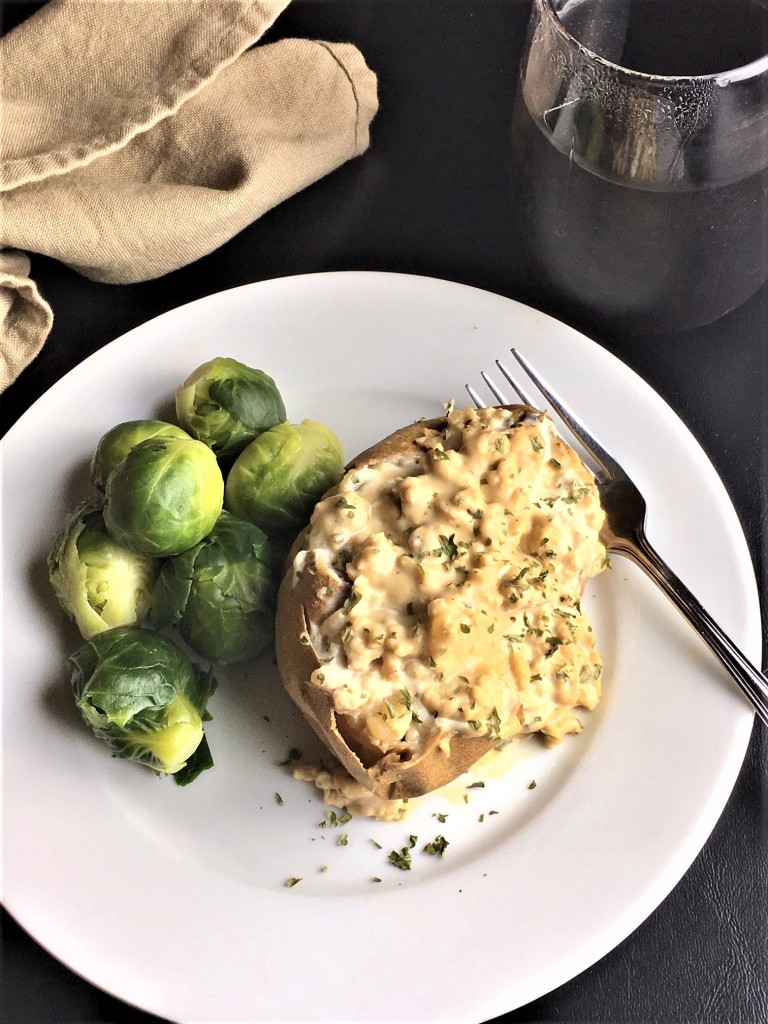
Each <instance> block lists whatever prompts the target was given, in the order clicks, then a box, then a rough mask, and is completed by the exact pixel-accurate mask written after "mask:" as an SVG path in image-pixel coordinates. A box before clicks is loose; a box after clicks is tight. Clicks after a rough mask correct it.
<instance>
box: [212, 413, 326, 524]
mask: <svg viewBox="0 0 768 1024" xmlns="http://www.w3.org/2000/svg"><path fill="white" fill-rule="evenodd" d="M343 472H344V453H343V450H342V447H341V442H340V441H339V439H338V437H336V435H335V434H334V433H333V431H332V430H331V429H330V428H329V427H327V426H325V424H324V423H318V422H317V421H316V420H302V422H301V423H298V424H292V423H278V424H277V426H275V427H272V428H271V429H270V430H267V431H265V432H264V433H263V434H260V435H259V436H258V437H257V438H256V440H255V441H251V443H250V444H249V445H248V447H247V448H246V449H245V450H244V451H242V452H241V453H240V455H238V457H237V459H235V462H234V464H233V466H232V468H231V469H230V471H229V475H228V476H227V484H226V489H225V492H224V500H225V507H226V508H227V509H228V510H229V511H230V512H232V513H233V514H234V515H236V516H239V517H240V518H241V519H247V520H249V522H252V523H255V524H256V525H257V526H260V527H261V528H262V529H263V530H265V531H266V532H267V533H269V534H271V533H278V534H279V533H288V532H294V533H295V532H296V531H297V530H298V529H299V528H300V527H301V526H303V525H304V523H306V521H307V520H308V519H309V516H310V514H311V512H312V509H313V508H314V506H315V504H316V503H317V501H318V500H319V499H320V498H321V497H322V496H323V494H324V493H325V492H326V491H327V490H328V488H329V487H333V485H334V484H336V483H338V481H339V480H340V479H341V477H342V474H343Z"/></svg>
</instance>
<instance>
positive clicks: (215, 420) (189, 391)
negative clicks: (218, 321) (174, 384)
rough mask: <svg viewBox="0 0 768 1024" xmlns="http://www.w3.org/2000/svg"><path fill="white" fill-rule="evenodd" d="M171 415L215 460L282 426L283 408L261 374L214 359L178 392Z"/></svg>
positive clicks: (269, 381)
mask: <svg viewBox="0 0 768 1024" xmlns="http://www.w3.org/2000/svg"><path fill="white" fill-rule="evenodd" d="M176 415H177V416H178V419H179V423H181V425H182V426H183V427H185V428H186V430H188V431H189V433H190V434H191V435H192V437H195V438H197V439H198V441H204V442H205V444H207V445H208V446H209V447H210V448H212V449H213V451H214V452H215V453H216V455H218V456H219V458H229V457H232V456H235V455H237V454H238V453H239V452H241V451H242V450H243V448H245V446H246V445H247V444H249V443H250V442H251V441H252V440H253V439H254V438H255V437H257V436H258V435H259V434H261V433H262V432H263V431H265V430H268V429H269V428H270V427H273V426H274V425H275V424H276V423H282V422H283V421H284V420H285V406H284V405H283V400H282V398H281V397H280V392H279V391H278V390H277V386H276V385H275V382H274V381H273V380H272V378H271V377H268V376H267V374H266V373H263V372H262V371H261V370H253V369H251V367H250V366H245V365H244V364H243V363H239V362H238V361H237V360H236V359H226V358H223V357H219V358H218V359H212V360H211V361H210V362H209V363H204V364H203V365H202V366H200V367H198V368H197V369H196V370H195V372H194V373H192V374H190V376H189V377H187V379H186V380H185V381H184V383H183V384H182V385H181V386H180V387H179V388H178V389H177V391H176Z"/></svg>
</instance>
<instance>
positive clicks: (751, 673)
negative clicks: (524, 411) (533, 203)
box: [466, 348, 768, 725]
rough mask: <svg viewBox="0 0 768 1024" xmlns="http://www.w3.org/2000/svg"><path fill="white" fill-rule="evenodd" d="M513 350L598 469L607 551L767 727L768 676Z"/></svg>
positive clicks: (631, 492)
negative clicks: (689, 629) (652, 591)
mask: <svg viewBox="0 0 768 1024" xmlns="http://www.w3.org/2000/svg"><path fill="white" fill-rule="evenodd" d="M511 351H512V355H513V356H514V357H515V359H516V360H517V361H518V363H519V364H520V366H521V367H522V368H523V370H525V372H526V374H527V375H528V377H530V379H531V380H532V381H533V383H534V384H535V385H536V387H537V388H538V389H539V391H540V392H541V394H542V395H544V397H545V398H546V399H547V401H548V402H549V405H550V406H551V407H552V408H553V409H554V410H555V412H557V414H558V415H559V416H560V418H561V419H562V421H563V422H564V423H565V424H566V425H567V426H568V428H569V429H570V431H571V432H572V434H573V435H574V437H577V438H578V439H579V441H580V442H581V444H582V445H583V446H584V449H585V450H586V451H587V452H588V453H589V454H590V455H591V456H592V458H593V459H594V461H595V463H596V464H597V466H598V467H599V468H598V471H597V473H596V474H595V481H596V483H597V486H598V489H599V491H600V498H601V503H602V506H603V509H604V510H605V525H604V526H603V529H602V531H601V535H600V537H601V540H602V541H603V543H604V544H605V546H606V548H607V549H608V551H610V552H612V553H615V554H618V555H624V556H625V557H627V558H629V559H631V560H632V561H633V562H634V563H635V564H636V565H638V566H639V567H640V568H641V569H642V570H643V571H644V572H645V573H647V575H648V576H649V577H650V578H651V579H652V580H653V582H654V583H655V584H656V585H657V586H659V587H660V588H661V589H662V590H663V591H664V593H665V594H666V595H667V597H668V598H669V599H670V600H671V601H672V603H673V604H674V606H675V607H676V608H677V610H678V611H679V612H681V613H682V615H683V616H684V618H685V619H687V621H688V622H689V624H690V625H691V626H693V628H694V629H695V630H696V632H697V633H698V634H699V636H700V637H701V638H702V640H704V642H705V643H706V644H707V645H708V646H709V648H710V649H711V650H712V652H713V653H714V654H715V655H716V656H717V657H718V658H719V659H720V661H721V662H722V664H723V665H724V666H725V668H726V669H727V670H728V672H729V673H730V674H731V676H732V677H733V678H734V680H735V681H736V683H737V684H738V686H739V687H740V689H741V690H742V692H743V693H744V694H746V696H747V697H748V698H749V700H750V701H751V702H752V704H753V705H754V708H755V711H756V712H757V715H758V716H759V718H760V719H761V721H762V722H763V723H764V724H765V725H768V676H766V675H764V674H763V673H762V672H760V671H759V670H758V669H757V668H755V666H754V665H753V664H752V663H751V662H750V661H749V660H748V658H747V657H746V656H745V655H744V654H743V653H742V652H741V651H740V650H739V648H738V647H737V646H736V644H735V643H734V642H733V640H731V638H730V637H729V636H728V635H727V634H726V633H725V632H724V631H723V629H722V628H721V627H720V626H719V625H718V624H717V622H715V620H714V619H713V618H712V616H711V615H710V614H709V613H708V612H707V610H706V609H705V608H704V607H703V606H702V605H701V603H700V602H699V601H698V599H697V598H696V597H695V596H694V595H693V594H692V593H691V591H690V590H689V589H688V587H686V585H685V584H684V583H683V582H682V580H680V579H679V578H678V577H677V576H676V575H675V573H674V572H673V571H672V569H670V567H669V566H668V565H667V563H666V562H665V561H664V559H663V558H662V557H661V555H659V554H658V552H657V551H656V550H655V549H654V548H653V547H652V545H651V544H650V542H649V541H648V538H647V537H646V535H645V515H646V504H645V499H644V498H643V496H642V494H641V493H640V491H639V490H638V489H637V486H636V485H635V484H634V483H633V482H632V480H631V479H630V478H629V476H628V475H627V474H626V472H625V471H624V470H623V469H622V467H621V466H620V465H619V464H618V462H617V461H616V459H614V458H613V456H612V455H610V454H609V453H608V452H607V451H606V450H605V449H604V448H603V447H602V446H601V445H600V444H599V443H598V442H597V441H596V440H595V439H594V437H592V435H591V434H590V433H589V431H588V430H587V429H586V427H585V426H584V424H583V423H581V422H580V420H579V419H578V418H577V417H576V415H575V414H574V413H573V412H572V411H571V410H570V409H569V408H568V406H567V405H566V404H565V403H564V402H563V401H562V400H561V399H560V398H558V396H557V395H556V394H555V393H554V391H553V390H552V388H551V387H550V386H549V385H548V384H547V383H546V382H545V381H544V380H542V378H541V377H540V376H539V375H538V374H537V373H536V371H535V370H534V369H533V367H532V366H531V364H530V363H529V362H528V360H527V359H525V358H524V357H523V356H522V355H521V354H520V353H519V352H518V351H517V350H516V349H514V348H513V349H512V350H511ZM496 365H497V366H498V368H499V370H500V372H501V373H502V374H503V376H504V378H505V379H506V380H507V381H508V383H509V384H511V385H512V387H513V388H514V389H515V391H516V392H517V395H518V397H519V398H520V400H521V401H522V402H523V404H525V405H529V406H532V407H533V408H534V409H536V408H540V405H539V404H538V403H537V402H536V401H535V400H534V399H533V398H531V397H530V396H529V395H528V394H527V393H526V391H525V389H524V388H523V387H521V385H520V384H519V382H518V381H517V380H516V379H515V377H514V375H513V374H512V373H511V372H510V371H509V369H508V368H507V367H506V366H505V365H504V364H503V363H501V362H500V361H499V360H496ZM481 376H482V378H483V380H484V381H485V383H486V385H487V387H488V389H489V391H490V392H491V394H492V395H493V397H494V398H495V399H496V401H497V402H498V403H499V404H500V405H506V404H508V402H507V400H506V399H505V397H504V394H503V392H502V391H501V390H500V389H499V388H498V387H497V385H496V384H495V383H494V381H493V380H492V378H491V377H490V376H489V375H488V374H487V373H486V372H485V371H482V373H481ZM466 388H467V391H468V393H469V396H470V398H471V399H472V401H473V402H474V403H475V405H476V406H477V407H478V408H479V409H482V408H484V407H485V405H486V404H487V403H486V402H484V401H483V399H482V398H481V397H480V395H479V394H478V392H477V391H476V390H475V389H474V388H473V387H472V386H471V385H470V384H467V385H466Z"/></svg>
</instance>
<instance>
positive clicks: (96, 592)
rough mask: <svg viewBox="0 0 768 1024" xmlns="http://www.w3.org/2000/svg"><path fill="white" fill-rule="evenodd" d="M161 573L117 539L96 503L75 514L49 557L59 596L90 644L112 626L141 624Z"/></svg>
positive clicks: (153, 562) (155, 564)
mask: <svg viewBox="0 0 768 1024" xmlns="http://www.w3.org/2000/svg"><path fill="white" fill-rule="evenodd" d="M159 568H160V565H159V562H157V560H156V559H154V558H151V557H150V556H149V555H145V554H142V553H140V552H138V551H133V550H131V549H130V548H127V547H125V546H124V545H123V544H120V543H118V542H117V541H116V540H113V538H112V537H111V536H110V535H109V533H108V532H107V528H106V527H105V525H104V519H103V517H102V514H101V507H100V505H99V504H97V503H96V502H95V501H93V500H90V501H84V502H82V503H81V504H80V505H78V506H77V508H76V509H74V511H73V512H71V513H70V515H69V516H68V517H67V519H66V520H65V522H64V525H63V527H62V529H61V531H60V532H59V533H58V534H57V535H56V537H55V538H54V541H53V547H52V548H51V551H50V554H49V555H48V575H49V578H50V581H51V584H52V585H53V589H54V591H55V592H56V597H57V598H58V599H59V603H60V604H61V607H62V608H63V609H64V611H65V612H66V613H67V614H68V615H69V616H70V618H72V619H74V621H75V623H76V625H77V628H78V629H79V630H80V632H81V634H82V636H83V637H84V638H85V639H86V640H87V639H88V638H89V637H91V636H93V635H94V634H96V633H101V632H103V631H104V630H105V629H111V628H112V626H132V625H134V624H135V623H137V622H141V620H142V619H143V618H144V617H145V615H147V613H148V612H149V606H150V603H151V599H152V587H153V586H154V582H155V577H156V576H157V573H158V570H159Z"/></svg>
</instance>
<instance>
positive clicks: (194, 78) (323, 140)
mask: <svg viewBox="0 0 768 1024" xmlns="http://www.w3.org/2000/svg"><path fill="white" fill-rule="evenodd" d="M288 2H289V0H51V2H50V3H48V4H47V5H46V6H45V7H43V8H41V9H40V10H39V11H38V12H37V13H35V14H34V15H32V16H31V17H30V18H28V19H27V20H26V21H25V22H23V23H22V24H20V25H19V26H17V27H16V28H15V29H13V30H12V31H11V32H9V33H8V34H7V35H6V36H5V37H4V38H3V39H2V40H0V67H2V76H0V89H1V90H2V93H1V94H0V117H1V118H2V131H0V344H1V356H0V390H2V389H4V388H6V387H7V386H8V384H10V383H11V382H12V381H13V380H14V379H15V378H16V377H17V376H18V374H19V373H20V372H21V370H22V369H23V368H24V367H25V366H26V365H27V364H28V363H29V362H30V361H31V360H32V359H33V358H34V356H35V355H36V354H37V353H38V352H39V350H40V349H41V347H42V345H43V343H44V341H45V339H46V337H47V335H48V332H49V331H50V328H51V323H52V319H53V316H52V312H51V309H50V307H49V306H48V305H47V303H46V302H45V300H44V299H43V297H42V296H41V295H40V293H39V291H38V289H37V288H36V286H35V284H34V282H33V281H32V280H31V279H30V276H29V274H30V263H29V259H28V258H27V256H26V255H25V253H27V252H32V253H43V254H45V255H46V256H51V257H53V258H55V259H57V260H61V261H62V262H63V263H65V264H67V265H68V266H70V267H72V268H74V269H75V270H77V271H79V272H80V273H82V274H84V275H85V276H86V277H89V278H91V279H92V280H94V281H107V282H111V283H129V282H135V281H145V280H149V279H150V278H155V277H159V276H161V275H163V274H166V273H168V272H169V271H171V270H175V269H177V268H178V267H181V266H184V265H185V264H188V263H191V262H192V261H194V260H196V259H199V258H200V257H201V256H203V255H205V254H207V253H209V252H211V251H212V250H213V249H215V248H217V247H218V246H220V245H222V244H223V243H224V242H226V241H227V240H228V239H230V238H231V237H232V236H233V235H235V234H236V233H237V232H238V231H240V230H242V229H243V228H244V227H245V226H246V225H248V224H250V223H251V222H252V221H254V220H255V219H256V218H258V217H259V216H260V215H261V214H262V213H264V212H265V211H266V210H268V209H270V208H271V207H273V206H275V205H276V204H278V203H279V202H281V201H282V200H283V199H286V198H287V197H288V196H290V195H292V194H293V193H295V192H297V191H299V190H300V189H302V188H304V187H305V186H307V185H309V184H310V183H312V182H314V181H316V180H317V179H318V178H320V177H322V176H323V175H325V174H327V173H328V172H330V171H332V170H333V169H335V168H336V167H338V166H340V165H341V164H342V163H344V162H345V161H346V160H349V159H351V158H352V157H355V156H358V155H359V154H360V153H362V152H364V150H365V149H367V147H368V145H369V125H370V122H371V120H372V118H373V116H374V114H375V113H376V110H377V83H376V77H375V75H374V74H373V72H372V71H371V70H370V69H369V68H368V67H367V66H366V63H365V61H364V59H363V57H362V55H361V54H360V52H359V51H358V50H357V49H356V48H355V47H354V46H352V45H351V44H348V43H329V42H321V41H310V40H302V39H285V40H281V41H279V42H276V43H272V44H265V45H262V46H260V47H256V48H252V49H251V48H250V47H252V46H253V44H254V43H255V42H256V41H257V40H258V39H259V38H260V37H261V36H262V34H263V33H264V32H265V31H266V30H267V28H269V26H270V25H271V24H272V23H273V22H274V20H275V18H276V17H277V16H278V15H279V14H280V12H281V11H282V10H283V9H284V8H285V7H287V5H288Z"/></svg>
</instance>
